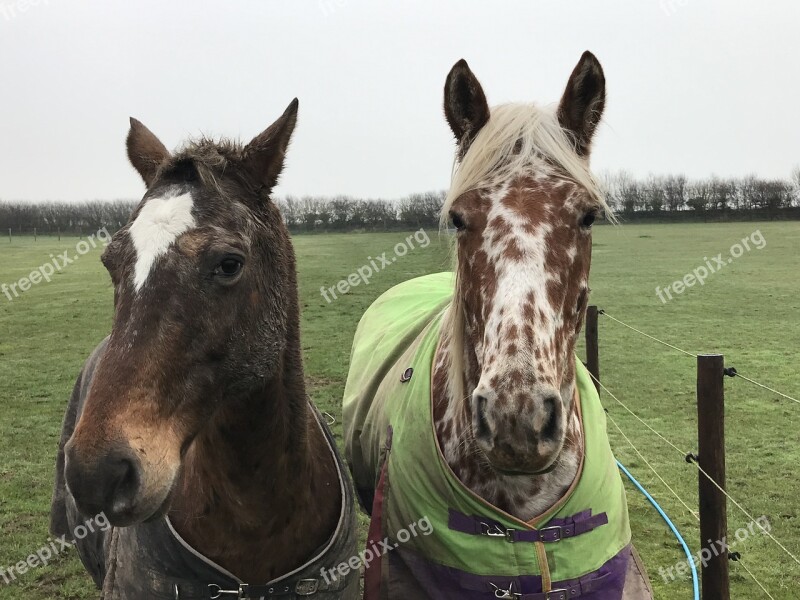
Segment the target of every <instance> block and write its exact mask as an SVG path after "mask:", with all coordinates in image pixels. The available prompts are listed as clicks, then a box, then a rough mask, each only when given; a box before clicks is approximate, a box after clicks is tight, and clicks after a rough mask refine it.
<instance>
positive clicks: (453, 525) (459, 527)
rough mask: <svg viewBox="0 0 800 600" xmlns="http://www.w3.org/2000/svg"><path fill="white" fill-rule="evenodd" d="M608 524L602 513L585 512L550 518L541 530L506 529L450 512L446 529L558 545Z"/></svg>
mask: <svg viewBox="0 0 800 600" xmlns="http://www.w3.org/2000/svg"><path fill="white" fill-rule="evenodd" d="M606 523H608V515H606V513H604V512H602V513H599V514H596V515H592V510H591V509H588V510H585V511H583V512H580V513H578V514H577V515H572V516H571V517H566V518H564V519H551V520H550V521H548V523H547V526H546V527H542V528H541V529H509V528H507V527H504V526H503V525H502V524H501V523H499V522H497V521H495V520H493V519H489V518H487V517H478V516H474V515H472V516H470V515H465V514H464V513H461V512H458V511H457V510H453V509H450V511H449V517H448V521H447V526H448V527H449V528H450V529H452V530H453V531H460V532H461V533H468V534H470V535H485V536H487V537H501V538H505V539H506V540H507V541H509V542H559V541H561V540H563V539H566V538H571V537H575V536H576V535H581V534H582V533H586V532H588V531H591V530H593V529H595V528H597V527H600V526H601V525H605V524H606Z"/></svg>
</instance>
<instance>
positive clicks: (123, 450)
mask: <svg viewBox="0 0 800 600" xmlns="http://www.w3.org/2000/svg"><path fill="white" fill-rule="evenodd" d="M65 452H66V470H65V475H66V480H67V487H68V488H69V491H70V492H71V493H72V496H73V497H74V498H75V503H76V504H77V506H78V509H79V510H80V511H81V512H82V513H83V514H84V515H86V516H94V515H98V514H100V513H104V514H105V516H106V517H107V518H108V520H109V521H110V522H111V523H112V524H113V525H129V524H131V523H133V522H135V521H137V520H140V519H137V516H136V513H137V510H136V508H137V501H138V498H139V495H140V488H141V480H142V476H141V471H142V467H141V463H140V461H139V459H138V458H137V457H136V455H135V454H134V452H133V450H132V449H131V448H130V446H128V445H127V444H117V445H116V446H115V447H114V448H112V449H110V450H109V451H108V452H106V453H105V454H102V455H100V456H98V457H92V458H87V457H85V456H83V455H82V453H80V452H78V451H77V449H76V446H75V444H73V443H72V440H71V441H70V442H68V443H67V445H66V447H65Z"/></svg>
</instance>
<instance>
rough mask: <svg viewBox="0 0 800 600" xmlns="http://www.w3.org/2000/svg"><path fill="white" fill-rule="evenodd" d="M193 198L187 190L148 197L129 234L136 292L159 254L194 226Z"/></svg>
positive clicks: (163, 252)
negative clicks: (134, 250) (133, 258)
mask: <svg viewBox="0 0 800 600" xmlns="http://www.w3.org/2000/svg"><path fill="white" fill-rule="evenodd" d="M193 206H194V202H193V200H192V195H191V193H189V192H186V193H185V194H180V195H178V194H177V192H176V193H173V194H169V193H167V194H166V195H165V196H162V197H160V198H152V199H150V200H148V201H147V202H146V203H145V205H144V206H143V207H142V210H141V212H140V213H139V215H138V216H137V217H136V220H135V221H134V222H133V223H132V224H131V227H130V230H129V234H130V236H131V240H132V241H133V247H134V248H135V249H136V268H135V270H134V277H133V287H134V289H135V290H136V291H137V292H138V291H139V290H140V289H141V288H142V286H143V285H144V283H145V282H146V281H147V278H148V277H149V276H150V272H151V271H152V270H153V266H154V265H155V263H156V261H157V260H158V258H159V257H160V256H162V255H164V254H165V253H166V252H167V250H168V249H169V247H170V246H171V245H172V243H173V242H174V241H175V240H176V239H177V238H178V236H179V235H181V234H182V233H184V232H186V231H188V230H189V229H191V228H192V227H194V226H195V221H194V217H193V216H192V207H193Z"/></svg>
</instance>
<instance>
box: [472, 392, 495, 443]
mask: <svg viewBox="0 0 800 600" xmlns="http://www.w3.org/2000/svg"><path fill="white" fill-rule="evenodd" d="M473 399H474V410H475V414H474V416H473V423H474V425H475V437H476V438H478V439H488V438H490V437H491V432H490V431H489V424H488V422H487V421H486V407H487V405H488V404H489V401H488V399H487V398H486V396H482V395H481V394H475V396H474V397H473Z"/></svg>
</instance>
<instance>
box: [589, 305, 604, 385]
mask: <svg viewBox="0 0 800 600" xmlns="http://www.w3.org/2000/svg"><path fill="white" fill-rule="evenodd" d="M598 314H599V311H598V310H597V307H596V306H590V307H588V308H587V309H586V334H585V335H586V368H587V369H588V370H589V373H591V374H592V376H593V377H594V387H595V388H596V389H597V393H598V394H599V393H600V339H599V338H598V331H597V315H598Z"/></svg>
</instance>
